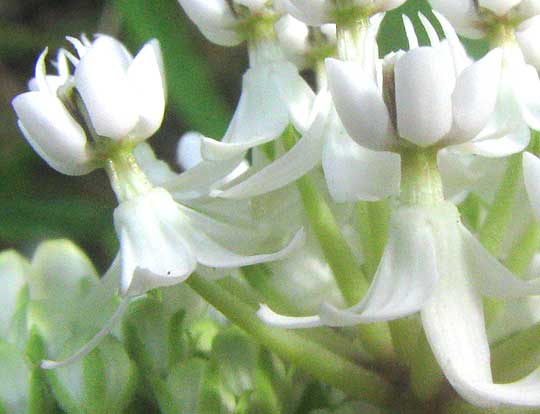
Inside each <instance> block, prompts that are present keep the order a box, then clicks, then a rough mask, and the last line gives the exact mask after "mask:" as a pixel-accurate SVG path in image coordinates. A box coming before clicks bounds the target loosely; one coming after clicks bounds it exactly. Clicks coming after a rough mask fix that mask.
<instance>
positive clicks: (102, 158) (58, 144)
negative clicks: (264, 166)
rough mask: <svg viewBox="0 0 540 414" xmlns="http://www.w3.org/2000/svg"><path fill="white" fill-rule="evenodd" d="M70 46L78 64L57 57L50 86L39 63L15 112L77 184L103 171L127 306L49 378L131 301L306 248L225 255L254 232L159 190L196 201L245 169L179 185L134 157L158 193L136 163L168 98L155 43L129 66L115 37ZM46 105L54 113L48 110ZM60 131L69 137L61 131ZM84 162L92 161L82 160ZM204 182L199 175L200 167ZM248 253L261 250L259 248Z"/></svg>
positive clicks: (224, 169)
mask: <svg viewBox="0 0 540 414" xmlns="http://www.w3.org/2000/svg"><path fill="white" fill-rule="evenodd" d="M70 41H71V42H72V44H73V45H74V47H75V48H76V50H77V53H78V56H79V58H76V57H74V56H72V55H71V54H69V52H67V51H61V52H60V55H59V56H60V62H59V65H58V66H59V68H60V69H59V75H58V76H54V77H52V78H47V77H46V75H45V71H44V59H45V53H43V54H42V55H41V56H40V58H39V59H38V63H37V69H36V78H35V80H33V81H32V82H31V83H30V86H31V87H34V85H37V87H38V90H37V91H32V92H27V93H24V94H22V95H19V96H18V97H16V98H15V99H14V101H13V106H14V108H15V110H16V112H17V115H18V116H19V123H20V126H21V130H22V131H23V132H24V133H25V134H26V136H27V138H28V140H29V141H30V142H31V143H32V144H33V145H34V148H35V149H36V151H37V152H38V153H39V154H40V155H43V156H44V158H45V159H46V160H47V161H49V163H50V164H51V165H52V166H53V167H56V168H58V170H59V171H61V172H66V173H77V174H83V173H87V172H89V171H91V170H92V169H94V168H97V167H103V168H105V170H106V172H107V174H108V176H109V179H110V181H111V185H112V187H113V190H114V192H115V194H116V196H117V199H118V202H119V205H118V207H117V208H116V209H115V211H114V225H115V229H116V232H117V234H118V238H119V240H120V253H119V255H118V258H117V260H115V263H114V264H113V267H112V269H111V271H110V272H109V273H111V274H116V275H117V278H118V284H119V290H120V294H121V296H122V297H123V298H124V300H123V301H122V303H121V305H120V306H119V308H118V310H117V311H116V312H115V314H114V315H113V316H112V318H111V320H110V321H109V322H108V323H107V324H106V325H105V326H104V327H103V329H102V330H101V331H100V332H99V333H98V334H97V335H96V336H95V337H94V338H93V339H92V340H91V341H90V342H89V343H88V344H86V345H85V346H84V347H83V348H81V349H80V350H79V351H78V352H77V353H75V354H74V355H73V356H71V357H69V358H67V359H66V360H63V361H45V362H44V363H43V366H44V367H48V368H52V367H58V366H62V365H66V364H68V363H71V362H73V361H75V360H77V359H79V358H81V357H82V356H84V355H86V354H87V353H88V352H90V351H91V350H92V349H93V348H94V347H95V346H96V345H97V344H98V343H99V341H100V340H101V338H102V337H104V336H105V335H106V334H107V333H109V332H110V330H111V329H112V327H113V326H114V324H115V323H116V321H117V320H118V319H119V318H120V317H121V315H122V314H123V312H124V311H125V309H126V307H127V305H128V303H129V301H130V298H132V297H134V296H138V295H141V294H144V293H145V292H147V291H148V290H151V289H155V288H158V287H162V286H169V285H172V284H176V283H179V282H182V281H184V280H185V279H186V278H188V277H189V275H190V274H191V273H192V272H193V271H195V269H196V268H197V266H198V265H199V264H200V265H204V266H208V267H212V268H231V267H239V266H243V265H248V264H254V263H260V262H265V261H269V260H277V259H280V258H282V257H284V256H286V255H287V254H288V253H289V252H290V251H292V250H293V249H295V248H296V247H298V246H299V245H300V244H302V242H303V239H304V235H303V231H302V230H300V231H298V232H297V233H296V234H295V236H294V237H293V239H292V241H290V243H289V244H288V245H287V247H285V249H282V250H280V251H278V252H277V253H273V254H256V253H258V252H253V250H252V251H250V252H245V253H244V254H242V253H239V252H234V251H231V250H229V248H227V247H224V246H228V245H233V246H236V245H235V244H234V243H231V238H235V237H236V240H238V239H241V238H242V237H243V236H245V237H249V236H250V235H251V234H252V233H253V234H255V235H257V232H256V231H253V230H254V228H253V227H249V226H245V227H244V229H240V228H239V227H237V226H234V225H233V224H230V223H227V222H220V221H219V220H217V219H214V218H212V217H210V216H207V215H204V214H202V213H199V212H197V211H196V210H194V209H192V208H189V207H187V206H184V205H182V204H179V203H177V202H176V201H175V200H174V199H173V197H172V196H171V194H170V193H169V191H167V190H166V189H164V188H162V187H160V186H159V185H160V184H161V183H162V182H163V181H168V179H169V178H173V180H174V182H173V183H169V184H170V185H171V186H172V187H174V191H175V192H181V189H182V188H184V189H185V190H186V191H185V192H184V193H189V192H191V194H190V195H185V198H197V197H200V195H201V192H202V191H203V189H202V188H201V187H204V186H209V185H210V184H211V183H212V182H213V181H217V180H219V179H223V178H224V177H226V176H227V175H228V174H229V173H230V172H231V171H232V170H231V168H232V167H236V166H237V164H238V163H239V162H240V160H238V161H237V160H234V162H231V161H228V162H224V163H214V164H213V170H212V171H211V174H210V176H207V175H204V174H199V175H197V174H188V176H187V177H182V175H180V176H179V177H178V178H176V176H175V175H174V177H173V175H172V174H169V173H168V172H167V169H166V168H164V167H163V165H162V164H161V163H160V162H159V161H158V160H156V159H155V157H153V154H150V155H149V154H148V149H147V151H146V154H145V153H144V149H143V150H142V151H138V152H139V153H141V152H142V154H139V156H140V157H141V158H142V160H143V161H144V160H145V159H146V160H147V161H148V163H149V165H147V170H148V171H150V174H151V176H152V177H153V178H155V179H156V181H157V183H158V184H157V185H158V186H155V185H154V183H152V181H151V180H150V179H149V177H148V176H147V175H146V174H145V172H144V171H143V170H142V169H141V168H140V166H139V164H138V161H137V159H136V157H135V156H134V155H133V154H132V151H133V148H134V147H135V146H136V145H137V144H139V143H140V142H141V141H143V140H144V139H146V138H148V137H149V136H150V135H152V134H153V133H154V132H155V131H156V130H157V128H158V127H159V125H160V123H161V120H162V117H163V111H164V99H165V98H164V94H165V92H164V80H163V76H162V68H161V58H160V56H161V55H160V53H159V47H158V44H157V42H155V41H151V42H149V43H148V44H147V46H145V47H144V48H143V49H142V50H141V52H140V53H139V54H138V55H137V56H136V57H135V58H134V59H132V58H131V56H130V55H129V54H128V52H127V51H126V50H125V48H124V47H123V46H122V45H121V44H120V43H119V42H118V41H116V40H114V39H112V38H110V37H105V36H100V37H98V38H97V39H96V40H95V41H94V42H93V43H91V42H89V41H88V40H87V39H85V38H84V37H83V38H82V40H80V41H79V40H76V39H70ZM64 59H70V60H71V62H72V64H73V65H74V66H75V70H74V73H73V75H71V74H70V72H69V70H68V69H67V68H68V66H67V62H66V61H65V60H64ZM45 104H49V107H47V106H45V107H43V106H42V105H45ZM50 107H52V108H53V109H54V111H53V112H51V109H50ZM61 122H63V124H62V123H61ZM64 125H69V126H71V127H72V128H71V129H70V130H67V131H65V130H63V129H60V130H59V129H58V128H59V126H60V127H62V126H64ZM70 132H78V134H76V135H75V136H74V137H72V136H71V135H67V133H70ZM143 144H144V143H143ZM65 147H68V149H69V151H68V152H66V150H65ZM71 147H76V148H78V149H77V151H78V152H76V151H75V152H74V151H71ZM86 151H88V152H86ZM80 154H91V155H89V156H88V158H84V157H81V156H80ZM145 157H146V158H145ZM195 168H197V166H196V167H195ZM206 171H207V172H209V169H208V168H207V169H206ZM202 172H204V169H203V167H199V173H202ZM196 189H197V190H198V191H197V190H196ZM206 191H207V192H208V191H209V189H206ZM251 224H253V223H251ZM246 244H249V245H251V246H252V248H253V249H256V248H257V245H255V244H254V243H253V238H249V240H247V241H246Z"/></svg>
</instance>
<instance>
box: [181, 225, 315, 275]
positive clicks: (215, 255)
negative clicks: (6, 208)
mask: <svg viewBox="0 0 540 414" xmlns="http://www.w3.org/2000/svg"><path fill="white" fill-rule="evenodd" d="M190 238H191V243H192V245H191V246H192V249H193V252H194V254H195V255H196V256H197V261H198V262H200V263H201V264H203V265H205V266H210V267H218V268H231V267H241V266H249V265H253V264H257V263H265V262H272V261H275V260H281V259H283V258H285V257H287V256H288V255H290V254H291V253H292V252H293V251H295V250H296V249H298V248H300V247H301V246H302V245H303V244H304V242H305V233H304V231H303V230H300V231H299V232H298V233H296V235H295V236H294V237H293V239H292V240H291V241H290V242H289V244H288V245H287V246H286V247H285V248H283V249H282V250H279V251H278V252H275V253H267V254H255V255H251V256H246V255H240V254H237V253H235V252H233V251H231V250H229V249H227V248H225V247H223V246H221V245H220V244H218V243H216V242H215V241H214V240H212V239H211V238H210V237H208V236H206V235H205V234H204V233H202V232H200V231H196V230H195V229H193V230H192V232H191V234H190Z"/></svg>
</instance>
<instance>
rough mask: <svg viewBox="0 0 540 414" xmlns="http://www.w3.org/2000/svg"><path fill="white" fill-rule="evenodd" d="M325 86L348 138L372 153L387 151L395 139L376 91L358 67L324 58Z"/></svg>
mask: <svg viewBox="0 0 540 414" xmlns="http://www.w3.org/2000/svg"><path fill="white" fill-rule="evenodd" d="M326 69H327V71H328V83H329V87H330V91H331V93H332V98H333V99H334V104H335V106H336V110H337V113H338V115H339V117H340V119H341V121H342V122H343V125H344V126H345V128H346V129H347V132H348V133H349V135H350V136H351V137H352V138H353V139H354V140H355V141H356V142H358V143H359V144H360V145H362V146H364V147H366V148H369V149H371V150H374V151H387V150H390V149H391V148H392V147H393V146H394V145H395V144H396V139H395V138H394V135H393V128H392V125H391V121H390V116H389V115H388V110H387V108H386V105H385V104H384V101H383V98H382V96H381V93H380V92H379V89H378V88H377V86H376V85H375V83H374V81H373V79H371V78H370V76H368V75H366V74H365V73H364V70H363V69H362V66H361V65H359V64H356V63H352V62H343V61H340V60H337V59H326Z"/></svg>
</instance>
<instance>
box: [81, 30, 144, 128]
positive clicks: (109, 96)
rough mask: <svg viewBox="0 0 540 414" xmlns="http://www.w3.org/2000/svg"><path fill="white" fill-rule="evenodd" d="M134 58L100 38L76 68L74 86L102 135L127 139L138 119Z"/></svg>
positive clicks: (112, 41)
mask: <svg viewBox="0 0 540 414" xmlns="http://www.w3.org/2000/svg"><path fill="white" fill-rule="evenodd" d="M130 63H131V59H130V57H129V56H127V55H126V53H125V49H124V47H123V46H122V45H121V44H120V43H119V42H118V41H117V40H114V39H112V38H110V37H108V36H102V37H99V38H98V39H97V40H96V41H95V42H94V43H93V44H92V47H90V48H89V49H88V51H87V52H86V54H85V55H84V56H83V57H82V58H81V61H80V62H79V64H78V65H77V68H76V69H75V75H74V76H75V86H76V88H77V90H78V91H79V93H80V95H81V98H82V100H83V102H84V104H85V106H86V109H87V111H88V114H89V115H90V119H91V121H92V125H93V127H94V129H95V130H96V132H97V133H98V134H99V135H102V136H104V137H108V138H112V139H123V138H126V137H127V136H128V134H129V132H130V131H131V130H132V129H133V128H134V127H135V125H136V124H137V122H138V120H139V114H138V106H137V105H138V104H137V102H138V101H137V98H136V97H135V94H134V91H133V90H132V89H131V85H130V83H129V81H128V77H127V71H128V67H129V65H130Z"/></svg>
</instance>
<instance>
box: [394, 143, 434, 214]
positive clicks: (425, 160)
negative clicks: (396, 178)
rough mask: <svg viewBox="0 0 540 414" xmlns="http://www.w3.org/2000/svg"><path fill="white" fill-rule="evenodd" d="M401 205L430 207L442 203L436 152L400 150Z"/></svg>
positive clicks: (416, 149) (413, 149)
mask: <svg viewBox="0 0 540 414" xmlns="http://www.w3.org/2000/svg"><path fill="white" fill-rule="evenodd" d="M400 155H401V193H400V198H399V201H400V204H401V205H413V206H425V205H428V206H431V205H433V204H436V203H439V202H441V201H444V194H443V187H442V180H441V174H440V173H439V167H438V166H437V150H433V149H429V148H428V149H421V148H418V147H414V148H410V149H405V148H402V150H401V153H400Z"/></svg>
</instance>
